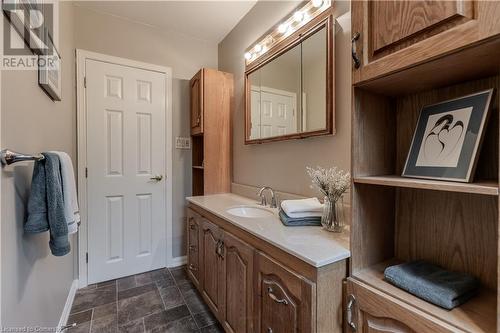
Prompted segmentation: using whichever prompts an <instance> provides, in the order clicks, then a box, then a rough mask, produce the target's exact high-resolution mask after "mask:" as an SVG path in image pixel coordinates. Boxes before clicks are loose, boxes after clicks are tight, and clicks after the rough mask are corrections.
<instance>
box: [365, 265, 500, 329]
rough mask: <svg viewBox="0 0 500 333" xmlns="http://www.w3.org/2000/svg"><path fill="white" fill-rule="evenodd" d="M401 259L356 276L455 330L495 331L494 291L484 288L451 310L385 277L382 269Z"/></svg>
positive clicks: (366, 269)
mask: <svg viewBox="0 0 500 333" xmlns="http://www.w3.org/2000/svg"><path fill="white" fill-rule="evenodd" d="M400 262H401V261H400V260H397V259H392V260H388V261H385V262H382V263H379V264H375V265H373V266H370V267H367V268H365V269H363V270H361V271H359V272H357V273H356V274H355V278H356V279H359V280H360V281H362V282H363V283H366V284H368V285H370V286H372V287H374V288H376V289H378V290H380V291H383V292H384V293H387V294H388V295H391V297H393V298H395V299H397V300H399V301H402V302H405V303H407V304H409V305H411V306H413V307H415V308H416V309H418V310H420V311H422V312H424V313H426V314H428V315H430V316H433V317H437V318H439V320H441V321H443V322H445V323H447V324H449V325H450V326H453V327H455V328H456V329H461V330H465V331H467V332H495V330H496V325H495V321H494V320H492V319H493V318H495V316H496V302H497V300H496V291H495V290H488V289H483V290H481V291H480V293H479V295H478V296H476V297H474V298H473V299H471V300H470V301H469V302H467V303H465V304H464V305H462V306H460V307H458V308H455V309H453V310H451V311H448V310H444V309H442V308H440V307H438V306H435V305H432V304H430V303H428V302H426V301H424V300H421V299H420V298H418V297H415V296H413V295H411V294H409V293H407V292H405V291H403V290H401V289H399V288H397V287H395V286H393V285H392V284H390V283H388V282H386V281H385V280H384V270H385V268H386V267H388V266H391V265H395V264H398V263H400Z"/></svg>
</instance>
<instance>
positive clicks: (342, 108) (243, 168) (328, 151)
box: [219, 1, 351, 195]
mask: <svg viewBox="0 0 500 333" xmlns="http://www.w3.org/2000/svg"><path fill="white" fill-rule="evenodd" d="M299 3H300V1H260V2H258V3H257V4H256V5H255V7H254V8H253V9H252V10H251V11H250V12H249V13H248V14H247V15H246V16H245V17H244V18H243V19H242V20H241V21H240V22H239V23H238V25H237V26H236V27H235V28H234V29H233V30H232V31H231V33H230V34H229V35H228V36H226V38H224V40H223V41H222V42H221V43H220V44H219V69H220V70H223V71H228V72H231V73H233V74H234V79H235V114H234V117H233V133H234V134H233V170H234V171H233V175H234V176H233V177H234V178H233V181H234V182H235V183H239V184H245V185H253V186H261V185H269V186H272V187H273V188H275V189H277V190H280V191H283V192H289V193H296V194H300V195H317V193H316V192H315V191H314V190H313V189H311V188H310V180H309V179H308V177H307V175H306V172H305V167H306V166H317V165H320V166H325V167H328V166H333V165H336V166H339V167H340V168H343V169H345V170H349V169H350V112H351V106H350V105H351V104H350V102H351V101H350V86H351V60H350V56H351V55H350V25H351V24H350V16H349V13H348V12H349V2H347V1H335V2H334V6H335V8H336V9H335V15H336V16H337V15H342V14H344V15H343V16H342V17H341V18H339V30H338V31H337V33H336V35H335V37H336V43H337V45H336V50H335V66H336V77H335V84H336V101H335V107H336V128H337V134H336V135H335V136H328V137H319V138H309V139H303V140H297V141H284V142H276V143H266V144H261V145H248V146H245V145H244V95H243V92H244V90H243V85H244V58H243V54H244V53H245V49H246V48H247V47H248V46H249V45H250V44H252V43H253V42H254V41H255V40H257V38H259V37H260V36H261V35H262V34H264V33H265V32H266V31H267V30H268V29H269V28H270V27H272V26H274V25H275V24H276V23H277V22H278V21H279V20H280V19H282V18H283V17H284V16H286V15H287V14H288V13H289V12H291V11H292V10H293V9H294V8H295V7H296V6H297V4H299Z"/></svg>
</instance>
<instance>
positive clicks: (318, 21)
mask: <svg viewBox="0 0 500 333" xmlns="http://www.w3.org/2000/svg"><path fill="white" fill-rule="evenodd" d="M334 25H335V19H334V18H333V15H332V10H331V9H330V10H327V11H325V12H323V13H321V14H320V15H318V16H317V17H315V18H314V19H313V20H311V22H308V23H307V24H306V25H304V26H303V27H302V28H300V29H299V30H297V31H296V32H294V33H293V34H292V35H290V36H289V37H288V38H286V39H284V40H283V41H282V42H280V43H279V44H277V45H276V46H274V47H273V48H271V49H270V50H269V51H268V53H267V54H266V55H263V56H262V57H261V58H260V59H258V60H255V61H254V62H252V63H251V64H250V65H248V66H246V71H245V79H244V80H245V81H244V86H245V87H244V92H245V144H246V145H249V144H261V143H266V142H276V141H284V140H292V139H304V138H308V137H314V136H321V135H333V134H335V132H336V129H335V59H334V56H335V27H334ZM323 28H326V44H327V45H326V52H327V62H326V63H327V64H326V72H325V73H326V74H325V75H326V128H325V129H321V130H315V131H309V132H298V133H293V134H288V135H282V136H275V137H269V138H263V139H249V138H250V132H251V128H250V125H251V118H250V117H251V105H250V100H251V96H250V92H251V87H250V84H249V80H248V77H249V75H251V74H252V73H253V72H255V71H256V70H258V69H260V68H262V67H263V66H265V65H266V64H268V63H269V62H271V61H273V60H275V59H276V58H278V57H279V56H281V55H282V54H284V53H286V52H287V51H288V50H290V49H292V48H294V47H295V46H297V45H299V44H300V43H302V42H303V41H305V40H306V39H308V38H309V37H311V36H313V35H314V34H315V33H316V32H318V31H319V30H321V29H323Z"/></svg>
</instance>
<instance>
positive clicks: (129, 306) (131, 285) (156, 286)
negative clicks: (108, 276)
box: [66, 267, 223, 333]
mask: <svg viewBox="0 0 500 333" xmlns="http://www.w3.org/2000/svg"><path fill="white" fill-rule="evenodd" d="M71 323H76V324H77V326H76V327H73V328H70V329H69V330H67V331H66V332H69V333H115V332H131V333H142V332H155V333H156V332H158V333H159V332H172V333H183V332H200V333H206V332H207V333H208V332H210V333H216V332H223V330H222V328H221V327H220V325H219V324H218V323H217V321H216V319H215V318H214V317H213V315H212V314H211V313H210V310H209V309H208V307H207V306H206V304H205V303H204V301H203V299H202V298H201V296H200V294H199V293H198V291H197V290H196V288H195V287H194V286H193V284H192V283H191V282H190V281H189V279H188V277H187V275H186V271H185V267H180V268H175V269H167V268H165V269H160V270H156V271H151V272H146V273H143V274H138V275H133V276H128V277H125V278H121V279H118V280H112V281H107V282H102V283H98V284H94V285H90V286H88V287H86V288H83V289H80V290H78V292H77V294H76V296H75V300H74V302H73V307H72V309H71V314H70V316H69V319H68V324H71Z"/></svg>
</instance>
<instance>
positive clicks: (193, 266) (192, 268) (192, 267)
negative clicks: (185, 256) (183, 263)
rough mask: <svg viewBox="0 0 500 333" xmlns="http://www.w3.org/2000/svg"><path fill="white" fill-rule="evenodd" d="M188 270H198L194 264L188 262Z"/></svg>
mask: <svg viewBox="0 0 500 333" xmlns="http://www.w3.org/2000/svg"><path fill="white" fill-rule="evenodd" d="M189 270H191V271H195V272H196V271H197V270H198V268H196V266H195V265H193V264H189Z"/></svg>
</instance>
